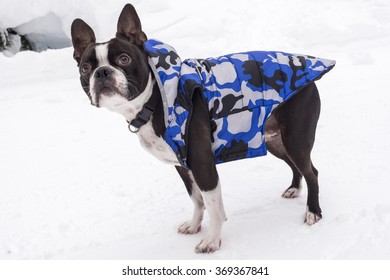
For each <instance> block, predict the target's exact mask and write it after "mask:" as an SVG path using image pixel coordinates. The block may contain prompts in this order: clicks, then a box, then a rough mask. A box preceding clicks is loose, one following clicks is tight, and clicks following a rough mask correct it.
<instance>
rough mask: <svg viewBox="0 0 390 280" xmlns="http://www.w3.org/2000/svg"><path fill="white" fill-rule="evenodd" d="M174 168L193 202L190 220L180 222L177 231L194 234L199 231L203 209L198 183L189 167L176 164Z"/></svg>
mask: <svg viewBox="0 0 390 280" xmlns="http://www.w3.org/2000/svg"><path fill="white" fill-rule="evenodd" d="M176 170H177V172H179V175H180V177H181V178H182V180H183V182H184V185H185V186H186V189H187V192H188V194H189V195H190V197H191V200H192V203H193V204H194V213H193V215H192V220H190V221H188V222H185V223H184V224H182V225H181V226H180V227H179V229H178V232H179V233H182V234H195V233H198V232H199V231H200V228H201V224H202V220H203V213H204V209H205V205H204V202H203V197H202V194H201V192H200V189H199V187H198V185H197V184H196V182H195V179H194V176H193V175H192V172H191V171H190V170H189V169H186V168H184V167H179V166H176Z"/></svg>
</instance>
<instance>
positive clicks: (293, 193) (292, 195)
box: [282, 188, 301, 198]
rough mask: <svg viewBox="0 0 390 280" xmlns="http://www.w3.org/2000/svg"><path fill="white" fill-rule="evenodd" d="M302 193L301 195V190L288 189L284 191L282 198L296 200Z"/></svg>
mask: <svg viewBox="0 0 390 280" xmlns="http://www.w3.org/2000/svg"><path fill="white" fill-rule="evenodd" d="M300 193H301V190H300V189H297V188H288V189H287V190H285V191H284V193H283V194H282V197H284V198H296V197H298V196H299V194H300Z"/></svg>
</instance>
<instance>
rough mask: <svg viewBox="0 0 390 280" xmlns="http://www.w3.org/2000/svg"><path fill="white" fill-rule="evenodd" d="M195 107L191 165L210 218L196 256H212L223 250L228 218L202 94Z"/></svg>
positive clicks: (191, 130) (190, 155) (191, 126)
mask: <svg viewBox="0 0 390 280" xmlns="http://www.w3.org/2000/svg"><path fill="white" fill-rule="evenodd" d="M192 107H193V111H192V118H191V121H190V127H189V137H188V165H189V168H190V170H191V172H192V175H193V178H194V182H195V183H196V185H197V187H199V189H200V193H201V195H202V197H203V201H204V205H205V207H206V210H207V212H208V214H209V217H210V222H209V230H208V233H207V235H206V237H205V238H204V239H203V240H202V241H201V242H200V243H199V244H198V245H197V246H196V247H195V252H197V253H212V252H214V251H216V250H218V249H219V247H220V246H221V229H222V224H223V222H224V221H225V220H226V215H225V210H224V208H223V203H222V196H221V186H220V183H219V177H218V172H217V168H216V166H215V158H214V153H213V151H212V148H211V125H210V119H209V111H208V107H207V105H206V103H205V102H204V100H203V99H202V92H195V93H194V95H193V106H192Z"/></svg>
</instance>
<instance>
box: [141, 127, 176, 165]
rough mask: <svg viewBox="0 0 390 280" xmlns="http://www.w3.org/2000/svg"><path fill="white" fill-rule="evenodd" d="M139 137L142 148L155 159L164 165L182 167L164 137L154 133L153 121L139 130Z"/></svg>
mask: <svg viewBox="0 0 390 280" xmlns="http://www.w3.org/2000/svg"><path fill="white" fill-rule="evenodd" d="M137 136H138V139H139V141H140V143H141V145H142V147H143V148H144V149H145V150H146V151H148V152H149V153H150V154H152V155H153V156H154V157H156V158H157V159H159V160H161V161H162V162H164V163H167V164H173V165H178V166H180V163H179V161H178V160H177V157H176V155H175V153H174V152H173V150H172V148H171V147H170V146H169V145H168V144H167V142H165V140H164V139H163V138H162V137H158V136H157V135H156V134H155V133H154V129H153V126H152V120H150V121H148V122H147V123H146V124H145V125H143V126H142V127H141V128H140V129H139V131H138V133H137Z"/></svg>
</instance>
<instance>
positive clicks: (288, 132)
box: [275, 83, 322, 225]
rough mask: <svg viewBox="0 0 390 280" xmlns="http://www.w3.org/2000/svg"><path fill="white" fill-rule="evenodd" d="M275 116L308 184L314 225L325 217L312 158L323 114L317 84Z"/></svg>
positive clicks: (309, 214) (308, 212)
mask: <svg viewBox="0 0 390 280" xmlns="http://www.w3.org/2000/svg"><path fill="white" fill-rule="evenodd" d="M275 113H276V114H275V117H276V119H277V121H278V123H279V127H280V132H281V138H282V142H283V146H284V148H285V151H286V153H287V155H288V158H289V159H290V160H291V162H292V163H293V166H295V167H296V169H297V170H298V171H299V173H300V174H302V175H303V177H304V178H305V180H306V184H307V189H308V197H307V210H306V214H305V223H307V224H309V225H312V224H314V223H316V222H317V221H319V220H320V219H321V217H322V214H321V208H320V205H319V198H318V195H319V186H318V171H317V169H315V167H314V166H313V163H312V160H311V156H310V154H311V150H312V148H313V145H314V140H315V132H316V127H317V121H318V118H319V114H320V99H319V94H318V90H317V87H316V86H315V84H314V83H312V84H310V85H308V86H306V87H305V88H303V89H302V90H301V91H300V92H298V93H297V94H296V95H295V96H293V97H292V98H291V99H290V100H289V101H287V102H286V103H285V104H283V105H282V106H280V108H279V109H278V111H277V112H275Z"/></svg>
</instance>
